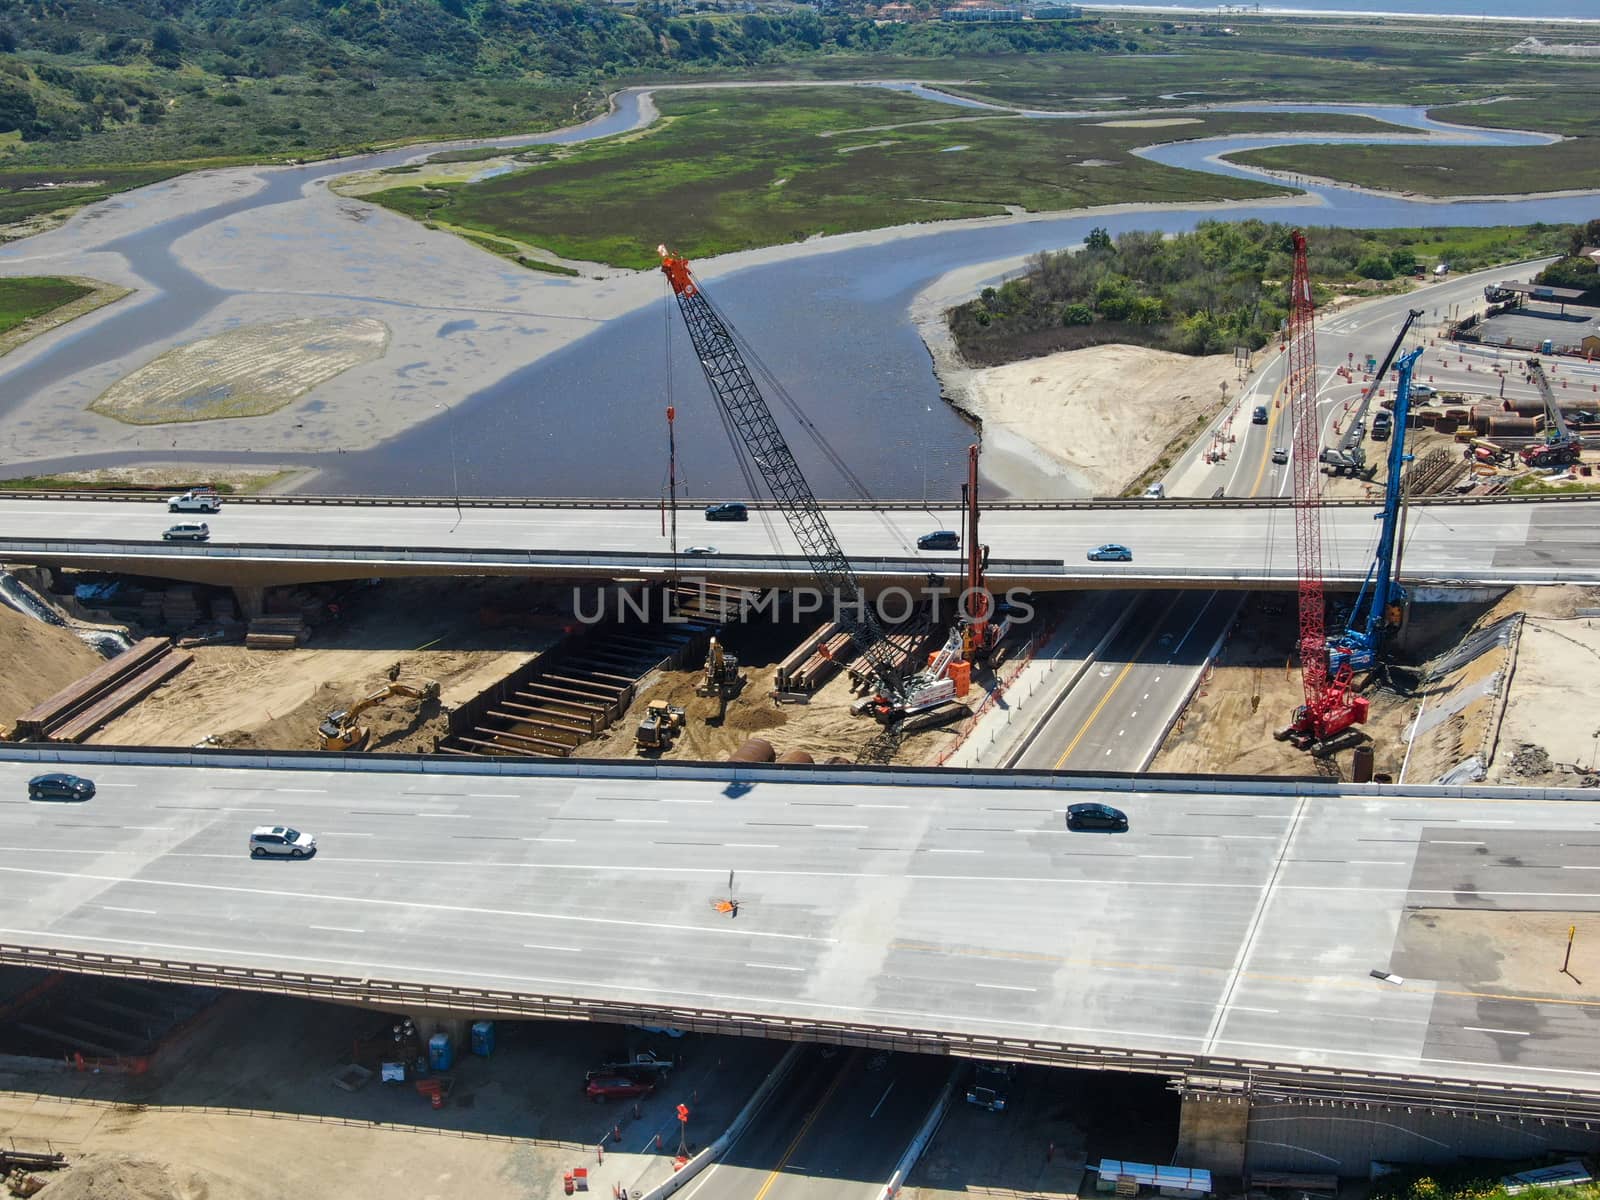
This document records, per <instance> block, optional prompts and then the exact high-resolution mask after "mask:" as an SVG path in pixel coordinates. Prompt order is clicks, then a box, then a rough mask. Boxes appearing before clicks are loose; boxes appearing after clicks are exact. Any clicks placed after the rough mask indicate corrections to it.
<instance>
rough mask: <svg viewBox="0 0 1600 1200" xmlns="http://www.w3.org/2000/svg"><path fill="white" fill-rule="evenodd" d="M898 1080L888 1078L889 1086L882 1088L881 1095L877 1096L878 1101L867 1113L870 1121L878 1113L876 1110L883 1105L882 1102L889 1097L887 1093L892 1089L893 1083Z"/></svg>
mask: <svg viewBox="0 0 1600 1200" xmlns="http://www.w3.org/2000/svg"><path fill="white" fill-rule="evenodd" d="M899 1082H900V1081H899V1080H898V1079H891V1080H889V1086H888V1087H886V1088H884V1089H883V1095H881V1096H879V1097H878V1102H877V1103H876V1104H874V1105H873V1106H872V1111H871V1112H869V1113H868V1114H867V1120H869V1121H870V1120H872V1118H874V1117H876V1116H877V1115H878V1110H879V1109H880V1108H882V1107H883V1102H884V1101H885V1100H887V1099H888V1098H889V1093H890V1092H892V1091H894V1085H895V1084H897V1083H899Z"/></svg>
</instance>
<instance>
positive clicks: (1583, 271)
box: [1534, 220, 1600, 304]
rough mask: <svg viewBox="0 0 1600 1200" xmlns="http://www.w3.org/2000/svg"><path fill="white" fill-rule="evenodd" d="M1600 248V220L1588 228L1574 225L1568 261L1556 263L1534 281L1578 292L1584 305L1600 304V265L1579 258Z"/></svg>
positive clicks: (1566, 259)
mask: <svg viewBox="0 0 1600 1200" xmlns="http://www.w3.org/2000/svg"><path fill="white" fill-rule="evenodd" d="M1597 246H1600V220H1597V221H1590V222H1588V223H1587V224H1585V225H1574V226H1573V227H1572V235H1571V236H1570V237H1569V238H1568V239H1567V244H1566V246H1565V247H1564V248H1563V249H1564V252H1565V255H1566V256H1565V257H1564V258H1562V259H1561V260H1560V261H1559V262H1553V263H1551V264H1550V265H1549V266H1548V267H1546V268H1545V269H1544V270H1542V271H1540V272H1539V274H1538V275H1537V276H1535V277H1534V282H1535V283H1547V284H1549V285H1550V286H1551V287H1559V288H1576V289H1577V290H1578V291H1580V292H1583V293H1584V295H1583V297H1582V299H1581V300H1580V303H1582V304H1600V263H1596V262H1595V260H1594V259H1593V258H1589V257H1587V256H1585V257H1579V253H1580V251H1583V250H1593V249H1594V248H1595V247H1597Z"/></svg>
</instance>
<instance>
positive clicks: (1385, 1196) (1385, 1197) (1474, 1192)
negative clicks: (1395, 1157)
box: [1371, 1158, 1600, 1200]
mask: <svg viewBox="0 0 1600 1200" xmlns="http://www.w3.org/2000/svg"><path fill="white" fill-rule="evenodd" d="M1558 1161H1560V1160H1559V1159H1554V1158H1547V1159H1543V1160H1536V1161H1532V1162H1524V1163H1520V1164H1518V1163H1507V1162H1501V1161H1495V1162H1466V1163H1461V1164H1459V1165H1456V1166H1440V1167H1407V1168H1405V1169H1403V1170H1400V1171H1396V1172H1395V1173H1394V1174H1392V1175H1384V1176H1382V1177H1381V1178H1379V1179H1378V1180H1377V1181H1376V1182H1375V1183H1374V1184H1373V1186H1372V1192H1371V1200H1513V1197H1511V1195H1510V1193H1508V1192H1507V1191H1506V1189H1505V1185H1504V1184H1502V1183H1501V1180H1502V1179H1504V1178H1505V1177H1506V1176H1507V1175H1510V1174H1514V1173H1516V1172H1518V1171H1524V1170H1528V1169H1530V1168H1532V1167H1541V1166H1548V1165H1550V1163H1551V1162H1558ZM1515 1200H1600V1185H1596V1184H1592V1183H1583V1184H1578V1185H1576V1186H1573V1187H1532V1188H1527V1189H1526V1190H1524V1191H1520V1192H1518V1193H1517V1195H1516V1197H1515Z"/></svg>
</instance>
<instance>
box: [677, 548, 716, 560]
mask: <svg viewBox="0 0 1600 1200" xmlns="http://www.w3.org/2000/svg"><path fill="white" fill-rule="evenodd" d="M683 552H684V553H685V554H689V555H693V556H694V557H695V558H704V557H705V556H706V555H708V554H715V553H716V552H717V548H716V547H715V546H685V547H684V548H683Z"/></svg>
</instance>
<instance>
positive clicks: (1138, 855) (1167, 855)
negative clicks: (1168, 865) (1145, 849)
mask: <svg viewBox="0 0 1600 1200" xmlns="http://www.w3.org/2000/svg"><path fill="white" fill-rule="evenodd" d="M1133 857H1134V858H1182V859H1190V858H1193V857H1194V855H1192V854H1135V855H1134V856H1133Z"/></svg>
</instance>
